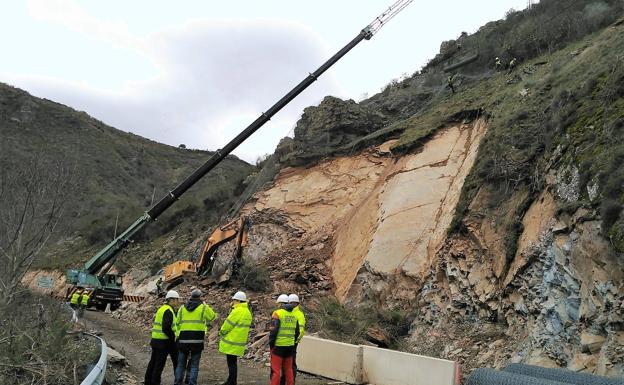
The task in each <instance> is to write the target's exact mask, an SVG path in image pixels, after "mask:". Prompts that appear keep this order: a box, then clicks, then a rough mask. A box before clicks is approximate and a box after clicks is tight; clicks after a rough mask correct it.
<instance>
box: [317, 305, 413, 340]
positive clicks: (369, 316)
mask: <svg viewBox="0 0 624 385" xmlns="http://www.w3.org/2000/svg"><path fill="white" fill-rule="evenodd" d="M309 314H310V315H309V317H308V318H309V321H308V325H309V329H310V330H313V331H316V332H319V333H320V334H321V335H324V336H325V337H329V338H332V339H335V340H338V341H343V342H347V343H353V344H358V343H362V342H364V341H369V342H374V343H377V344H380V342H381V341H377V340H374V339H373V338H371V337H370V336H368V332H369V330H371V329H378V330H381V331H383V332H384V333H386V334H387V337H388V339H389V340H388V341H387V342H386V343H387V345H386V343H382V345H383V347H390V348H396V347H397V346H398V345H399V343H400V339H401V338H402V337H404V336H406V335H407V334H408V333H409V328H410V325H411V323H412V321H413V319H414V318H415V314H412V313H411V312H409V311H406V310H404V309H398V308H394V309H383V308H380V307H377V306H372V305H368V306H353V307H351V306H345V305H343V304H342V303H340V302H339V301H338V300H337V299H336V298H334V297H326V298H322V299H321V300H320V301H319V303H318V306H317V307H316V309H312V311H311V312H310V313H309Z"/></svg>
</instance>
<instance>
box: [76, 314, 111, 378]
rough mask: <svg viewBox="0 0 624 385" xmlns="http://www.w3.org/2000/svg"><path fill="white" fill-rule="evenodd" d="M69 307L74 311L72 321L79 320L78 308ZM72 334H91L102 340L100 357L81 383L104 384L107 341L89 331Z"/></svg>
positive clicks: (90, 335)
mask: <svg viewBox="0 0 624 385" xmlns="http://www.w3.org/2000/svg"><path fill="white" fill-rule="evenodd" d="M67 308H68V309H70V310H71V312H72V322H74V323H76V322H78V315H77V314H76V310H74V309H72V308H71V307H69V306H67ZM71 334H80V335H84V336H89V337H92V338H95V339H97V340H98V341H100V358H98V361H97V363H96V364H95V366H94V367H93V368H92V369H91V371H90V372H89V374H87V376H86V377H85V379H84V380H82V382H81V383H80V385H102V384H103V383H104V377H105V376H106V364H107V363H108V346H107V345H106V341H104V339H103V338H100V337H98V336H96V335H95V334H91V333H87V332H76V333H71Z"/></svg>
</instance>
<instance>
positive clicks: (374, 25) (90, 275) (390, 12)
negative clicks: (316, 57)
mask: <svg viewBox="0 0 624 385" xmlns="http://www.w3.org/2000/svg"><path fill="white" fill-rule="evenodd" d="M412 2H413V0H397V1H396V2H395V3H394V4H392V5H391V6H390V7H389V8H388V9H386V11H385V12H384V13H382V14H381V15H379V16H378V17H376V18H375V19H374V20H373V21H372V22H371V23H370V24H369V25H367V26H366V27H364V28H363V29H362V30H361V31H360V32H359V33H358V35H356V36H355V38H353V40H351V41H350V42H349V43H347V44H346V45H345V46H344V47H343V48H342V49H340V50H339V51H338V52H336V53H335V54H334V55H333V56H332V57H330V58H329V59H328V60H327V61H326V62H325V63H323V64H322V65H321V66H320V67H319V68H318V69H317V70H316V71H314V72H312V73H310V74H309V75H308V76H307V77H305V78H304V79H303V80H302V81H301V82H300V83H299V84H297V85H296V86H295V87H294V88H293V89H292V90H290V91H289V92H288V93H287V94H286V95H284V96H283V97H282V98H281V99H279V100H278V101H277V102H276V103H275V104H273V105H272V106H271V107H270V108H269V109H268V110H266V112H263V113H262V114H260V116H259V117H258V118H257V119H256V120H254V121H253V122H252V123H251V124H250V125H249V126H247V128H245V129H244V130H243V131H241V132H240V133H239V134H238V135H237V136H236V137H235V138H234V139H232V140H231V141H230V142H229V143H227V144H226V145H225V146H224V147H223V148H222V149H220V150H217V151H215V153H214V154H213V155H212V156H211V157H210V158H208V159H207V160H206V162H205V163H204V164H203V165H201V166H200V167H199V168H197V169H196V170H195V171H194V172H193V173H191V174H190V175H189V176H188V177H186V178H185V179H184V180H182V182H180V183H179V184H178V185H177V186H176V187H174V188H173V189H172V190H171V191H169V192H168V193H167V194H165V196H163V197H162V198H161V199H160V200H159V201H158V202H157V203H156V204H155V205H154V206H152V207H151V208H150V209H149V210H148V211H146V212H145V213H144V214H143V215H142V216H141V217H140V218H139V219H137V220H136V221H135V222H134V223H133V224H132V225H130V227H128V228H127V229H126V230H125V231H124V232H123V233H122V234H121V235H120V236H119V237H117V238H115V239H114V240H113V241H112V242H111V243H109V244H108V245H106V246H105V247H104V248H103V249H102V250H100V251H99V252H98V253H97V254H96V255H95V256H93V257H92V258H91V259H90V260H89V261H88V262H87V263H86V264H85V266H84V269H82V270H80V271H77V270H68V272H67V278H68V282H70V283H73V284H74V285H77V286H89V287H90V286H93V287H102V286H104V285H105V284H106V282H107V281H110V280H114V281H115V283H114V284H113V283H112V282H108V283H110V284H111V285H112V286H113V287H112V289H111V290H114V291H115V292H116V293H115V296H114V298H113V297H111V298H113V299H106V300H103V302H102V303H104V302H110V303H114V304H118V303H119V302H120V299H119V298H121V296H122V295H123V288H122V287H121V285H120V284H117V278H116V277H115V276H114V275H111V274H107V271H108V270H109V269H110V268H111V266H112V265H113V263H114V261H115V259H116V258H117V255H118V254H119V253H120V252H121V251H122V250H123V249H124V248H125V247H126V246H127V245H128V243H130V242H131V239H132V237H133V236H134V235H135V234H136V233H137V232H138V231H139V230H141V229H142V228H143V227H145V226H146V225H147V224H148V223H150V222H152V221H155V220H156V219H157V218H158V217H159V216H160V215H161V214H162V213H163V212H164V211H166V210H167V209H168V208H169V207H171V205H173V204H174V203H175V202H176V201H177V200H178V199H180V197H181V196H182V195H183V194H184V193H185V192H186V191H187V190H188V189H190V188H191V187H192V186H193V185H195V184H196V183H197V182H198V181H199V180H200V179H201V178H203V177H204V175H206V174H207V173H208V172H210V171H211V170H212V169H213V168H215V167H216V166H217V165H218V164H219V163H221V161H223V160H224V159H225V158H226V157H227V156H228V155H229V154H230V153H231V152H232V151H234V150H235V149H236V148H237V147H238V146H240V145H241V144H242V143H243V142H244V141H245V140H247V138H249V137H250V136H251V135H252V134H253V133H254V132H256V131H257V130H258V129H260V127H262V126H263V125H264V124H265V123H267V122H268V121H269V120H270V119H271V118H272V117H273V116H274V115H275V114H277V113H278V112H279V111H280V110H281V109H282V108H284V107H285V106H286V105H287V104H288V103H290V102H291V101H292V100H293V99H294V98H296V97H297V96H298V95H299V94H300V93H302V92H303V91H304V90H305V89H306V88H308V87H309V86H310V85H311V84H312V83H314V82H315V81H316V80H317V79H318V78H319V77H320V76H321V75H322V74H323V73H325V71H327V70H328V69H329V68H330V67H331V66H333V65H334V64H336V62H338V61H339V60H340V59H341V58H342V57H343V56H344V55H346V54H347V53H348V52H349V51H351V50H352V49H353V48H354V47H355V46H357V45H358V44H359V43H360V42H362V41H363V40H370V39H371V38H372V37H373V35H375V34H376V33H377V32H378V31H379V30H380V29H381V28H382V27H383V26H384V25H385V24H386V23H387V22H388V21H390V20H391V19H392V18H393V17H395V16H396V15H397V14H398V13H399V12H401V11H402V10H403V9H405V7H407V6H408V5H409V4H410V3H412ZM203 263H204V264H206V262H205V261H204V262H203Z"/></svg>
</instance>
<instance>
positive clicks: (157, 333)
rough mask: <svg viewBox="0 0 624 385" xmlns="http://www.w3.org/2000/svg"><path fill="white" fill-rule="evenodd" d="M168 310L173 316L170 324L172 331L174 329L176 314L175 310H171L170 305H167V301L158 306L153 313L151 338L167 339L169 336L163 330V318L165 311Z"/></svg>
mask: <svg viewBox="0 0 624 385" xmlns="http://www.w3.org/2000/svg"><path fill="white" fill-rule="evenodd" d="M167 310H169V311H171V315H172V316H173V322H172V324H171V328H172V329H173V331H174V333H175V331H176V315H175V312H174V311H173V308H172V307H171V305H169V304H168V303H166V304H164V305H162V306H161V307H159V308H158V311H156V314H155V315H154V321H153V322H152V338H153V339H155V340H167V339H169V337H168V336H167V335H166V334H165V332H164V331H163V328H162V327H163V325H162V324H163V318H164V316H165V312H166V311H167Z"/></svg>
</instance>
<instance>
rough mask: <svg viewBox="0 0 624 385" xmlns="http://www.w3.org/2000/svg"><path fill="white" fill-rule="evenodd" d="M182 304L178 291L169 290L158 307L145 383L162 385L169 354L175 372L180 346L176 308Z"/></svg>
mask: <svg viewBox="0 0 624 385" xmlns="http://www.w3.org/2000/svg"><path fill="white" fill-rule="evenodd" d="M178 306H180V295H179V294H178V292H177V291H174V290H169V291H168V292H167V295H166V296H165V303H164V304H163V305H162V306H161V307H159V308H158V310H157V311H156V314H155V315H154V321H153V322H152V340H151V341H150V346H151V348H152V355H151V356H150V360H149V363H148V364H147V370H146V371H145V385H160V378H161V375H162V372H163V369H164V368H165V364H166V363H167V356H169V357H171V364H172V365H173V371H174V373H175V369H176V366H177V364H178V347H177V346H176V327H177V319H176V310H177V308H178Z"/></svg>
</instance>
